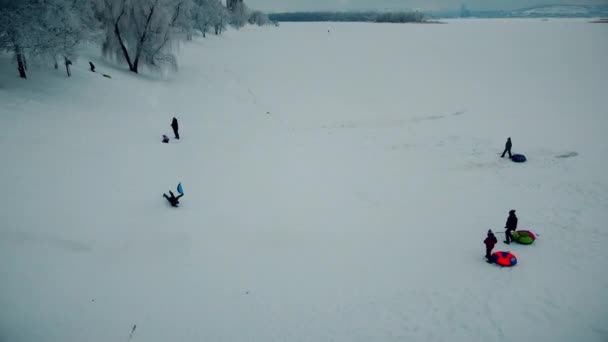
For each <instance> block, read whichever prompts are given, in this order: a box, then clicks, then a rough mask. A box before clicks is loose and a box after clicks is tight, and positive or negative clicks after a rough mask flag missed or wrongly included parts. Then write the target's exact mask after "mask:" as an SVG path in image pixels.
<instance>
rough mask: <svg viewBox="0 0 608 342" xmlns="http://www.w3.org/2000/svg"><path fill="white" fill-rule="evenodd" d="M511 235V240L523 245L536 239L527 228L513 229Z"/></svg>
mask: <svg viewBox="0 0 608 342" xmlns="http://www.w3.org/2000/svg"><path fill="white" fill-rule="evenodd" d="M511 236H513V240H515V241H517V242H519V243H521V244H524V245H529V244H531V243H532V242H534V240H536V236H534V234H533V233H532V232H531V231H528V230H518V231H515V232H513V233H511Z"/></svg>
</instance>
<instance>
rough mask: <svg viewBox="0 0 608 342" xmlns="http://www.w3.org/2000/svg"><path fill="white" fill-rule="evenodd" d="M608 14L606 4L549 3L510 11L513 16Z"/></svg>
mask: <svg viewBox="0 0 608 342" xmlns="http://www.w3.org/2000/svg"><path fill="white" fill-rule="evenodd" d="M606 14H608V7H607V6H585V5H551V6H540V7H532V8H525V9H521V10H517V11H513V12H511V16H514V17H592V16H602V15H606Z"/></svg>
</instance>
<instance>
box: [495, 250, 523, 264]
mask: <svg viewBox="0 0 608 342" xmlns="http://www.w3.org/2000/svg"><path fill="white" fill-rule="evenodd" d="M491 260H492V262H493V263H496V264H499V265H500V266H506V267H510V266H515V265H516V264H517V257H516V256H515V254H513V253H511V252H502V251H501V252H494V253H492V259H491Z"/></svg>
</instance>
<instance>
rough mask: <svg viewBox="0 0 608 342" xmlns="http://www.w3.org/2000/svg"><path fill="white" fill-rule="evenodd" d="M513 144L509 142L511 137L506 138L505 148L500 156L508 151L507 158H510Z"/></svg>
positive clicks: (503, 155)
mask: <svg viewBox="0 0 608 342" xmlns="http://www.w3.org/2000/svg"><path fill="white" fill-rule="evenodd" d="M512 146H513V143H511V137H509V138H507V142H506V143H505V150H504V151H503V152H502V156H500V158H504V157H505V153H507V152H509V159H511V157H512V155H511V147H512Z"/></svg>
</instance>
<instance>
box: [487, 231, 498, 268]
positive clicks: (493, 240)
mask: <svg viewBox="0 0 608 342" xmlns="http://www.w3.org/2000/svg"><path fill="white" fill-rule="evenodd" d="M497 242H498V240H496V236H494V233H492V230H491V229H488V236H487V237H486V239H485V240H483V243H485V244H486V259H488V261H490V260H491V258H492V249H494V246H495V245H496V243H497Z"/></svg>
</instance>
